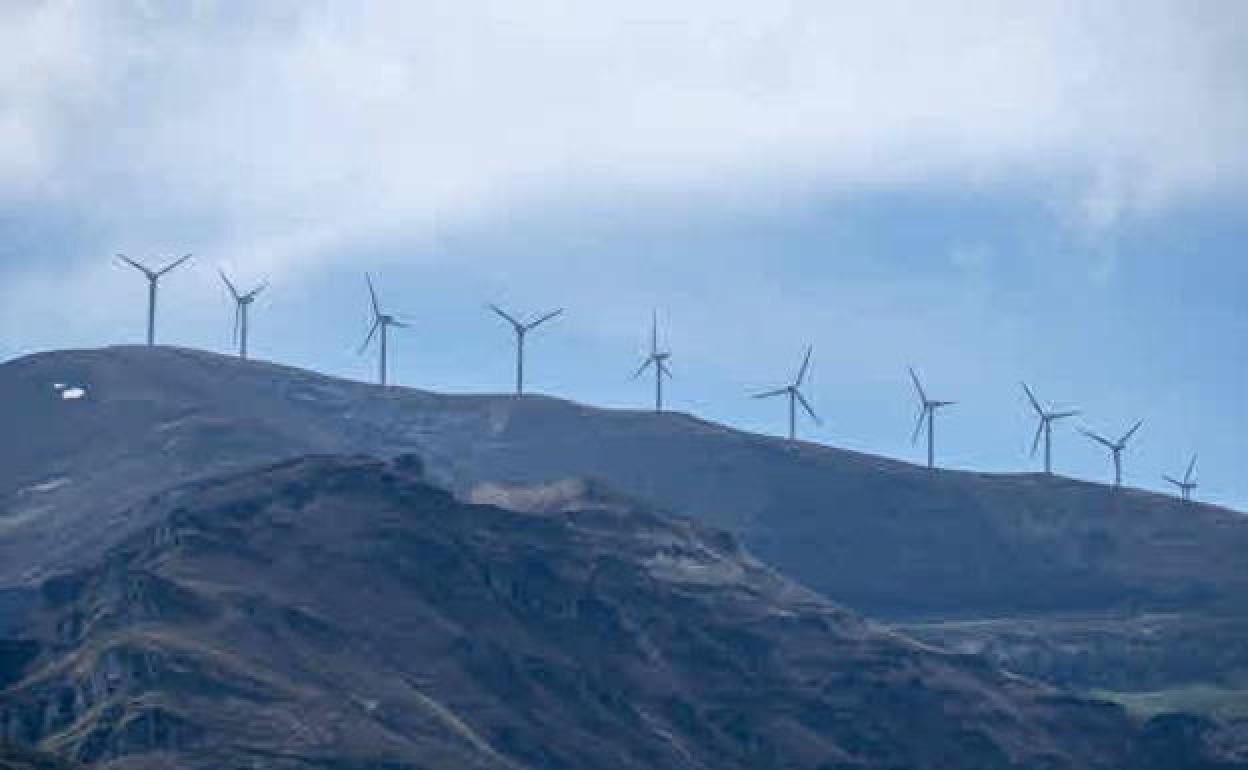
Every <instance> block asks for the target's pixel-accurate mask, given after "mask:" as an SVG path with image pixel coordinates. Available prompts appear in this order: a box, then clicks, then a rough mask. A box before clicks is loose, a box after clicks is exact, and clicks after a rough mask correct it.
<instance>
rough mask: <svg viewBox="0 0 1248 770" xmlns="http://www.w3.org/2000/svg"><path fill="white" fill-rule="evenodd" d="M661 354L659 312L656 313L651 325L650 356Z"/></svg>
mask: <svg viewBox="0 0 1248 770" xmlns="http://www.w3.org/2000/svg"><path fill="white" fill-rule="evenodd" d="M658 352H659V311H657V310H656V311H654V318H653V319H652V322H651V324H650V355H652V356H653V355H656V354H658Z"/></svg>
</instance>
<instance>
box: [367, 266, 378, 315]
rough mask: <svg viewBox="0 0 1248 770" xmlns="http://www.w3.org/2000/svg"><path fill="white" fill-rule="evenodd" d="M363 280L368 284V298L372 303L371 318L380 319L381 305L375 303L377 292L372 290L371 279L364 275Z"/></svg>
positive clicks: (369, 276)
mask: <svg viewBox="0 0 1248 770" xmlns="http://www.w3.org/2000/svg"><path fill="white" fill-rule="evenodd" d="M364 280H365V281H367V282H368V297H369V299H371V300H372V301H373V317H374V318H381V303H379V302H378V301H377V290H376V289H374V288H373V277H372V276H371V275H369V274H368V273H365V274H364Z"/></svg>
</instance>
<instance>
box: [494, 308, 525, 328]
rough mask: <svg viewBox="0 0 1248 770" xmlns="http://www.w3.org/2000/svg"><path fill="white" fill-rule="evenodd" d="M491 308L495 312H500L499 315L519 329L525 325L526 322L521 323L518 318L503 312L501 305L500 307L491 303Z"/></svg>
mask: <svg viewBox="0 0 1248 770" xmlns="http://www.w3.org/2000/svg"><path fill="white" fill-rule="evenodd" d="M490 310H493V311H494V312H495V313H497V314H498V315H499V316H500V317H501V318H502V319H503V320H504V321H506V322H507V323H509V324H511V325H512V326H514V327H516V328H517V329H519V328H522V327H523V326H524V324H522V323H520V322H519V321H517V320H516V319H514V318H512V317H511V316H509V315H507V313H505V312H503V309H502V308H501V307H499V306H498V305H490Z"/></svg>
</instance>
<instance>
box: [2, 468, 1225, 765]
mask: <svg viewBox="0 0 1248 770" xmlns="http://www.w3.org/2000/svg"><path fill="white" fill-rule="evenodd" d="M594 492H595V490H594V489H593V488H592V486H591V487H584V486H576V485H573V486H572V487H561V488H558V489H554V490H544V491H543V490H537V491H530V492H529V493H527V494H526V493H522V492H521V491H520V490H516V489H514V488H513V489H511V490H509V494H510V495H511V498H512V499H516V500H527V501H530V502H531V503H532V501H535V500H536V501H539V502H540V504H531V505H529V506H527V509H526V510H524V511H509V510H504V509H502V508H498V507H494V506H490V505H476V504H467V503H463V502H459V501H458V500H456V499H455V498H454V497H452V496H451V495H450V494H447V493H445V492H443V491H441V490H439V489H437V488H435V487H433V486H430V485H429V484H428V483H427V482H426V481H425V479H424V478H423V475H422V469H421V467H420V464H419V463H414V462H411V461H396V462H383V461H378V460H372V459H367V458H333V457H320V458H307V459H300V460H294V461H289V462H286V463H282V464H280V465H277V466H274V467H270V468H265V469H262V470H258V471H252V472H247V473H243V474H240V475H236V476H232V477H228V478H224V479H222V480H219V481H203V482H197V483H194V484H191V485H188V486H183V487H180V488H177V489H174V490H171V491H168V492H166V493H162V494H160V495H158V496H156V497H155V498H152V499H150V500H148V501H146V502H144V503H142V504H141V505H140V506H139V507H140V508H141V510H136V511H134V512H133V515H134V516H135V517H137V518H142V519H144V520H147V521H150V522H152V523H151V524H150V525H148V526H147V527H144V528H142V529H140V530H138V531H137V532H135V533H134V534H132V535H131V536H130V537H129V538H128V539H126V540H125V541H124V542H123V543H121V544H119V545H118V546H117V547H115V548H114V549H112V550H111V551H109V552H108V553H107V554H105V555H104V556H103V557H102V558H101V560H100V561H99V562H98V563H97V564H95V565H93V566H90V567H87V568H84V569H81V570H79V571H77V572H76V573H74V574H72V575H67V576H64V577H62V578H58V579H57V580H55V581H53V582H52V583H50V584H49V585H47V586H46V588H45V590H44V592H43V599H42V604H41V606H40V607H39V608H38V609H37V610H35V611H34V612H33V614H32V615H31V616H30V620H29V622H30V624H31V625H30V626H29V629H30V637H31V638H32V639H34V640H37V642H38V644H39V651H38V654H37V657H36V658H35V659H34V660H33V661H31V662H29V663H28V664H27V665H26V666H24V668H23V672H22V678H21V679H20V681H17V682H15V683H14V684H12V685H11V686H10V687H8V688H7V689H6V690H4V691H3V692H2V693H0V736H3V737H4V738H5V739H7V740H9V741H18V742H26V743H29V744H37V745H39V746H40V747H42V748H45V749H50V750H53V751H55V752H57V753H59V754H62V755H64V756H67V757H71V758H73V759H76V760H79V761H83V762H88V763H95V764H97V765H104V766H108V767H116V768H147V767H157V766H163V767H169V766H176V767H180V768H181V767H189V768H198V767H202V768H210V767H212V768H216V767H243V766H245V767H254V768H295V767H300V768H307V767H324V768H360V769H363V768H424V769H426V770H438V769H439V768H490V769H494V768H497V769H499V770H502V769H504V768H505V769H507V770H529V769H532V770H536V769H537V768H569V769H570V770H571V769H573V768H578V769H579V768H612V769H613V770H615V769H617V768H618V769H619V770H630V769H633V768H635V769H636V770H643V769H644V770H662V769H664V768H672V769H673V770H675V769H676V768H681V769H682V770H683V769H687V768H707V769H708V770H709V769H711V768H714V769H715V770H733V769H734V768H739V769H740V770H747V769H748V770H768V769H770V768H775V769H777V770H778V769H779V768H785V769H786V770H799V769H809V770H828V769H829V768H845V769H846V770H848V769H849V768H855V770H858V769H867V768H880V769H881V770H882V769H883V768H889V769H890V770H903V769H912V770H928V769H931V770H935V769H937V768H941V769H945V768H947V769H948V770H955V769H956V770H1006V769H1007V768H1009V769H1013V770H1019V769H1021V768H1037V769H1039V768H1047V769H1052V770H1057V769H1059V768H1070V769H1071V770H1074V769H1075V768H1079V769H1080V770H1093V769H1095V768H1105V769H1108V768H1114V769H1116V770H1126V769H1127V768H1131V770H1153V768H1155V769H1156V770H1161V768H1162V767H1163V766H1161V765H1156V764H1154V763H1153V762H1152V760H1151V759H1150V758H1149V755H1148V754H1147V753H1142V752H1141V747H1143V746H1145V745H1146V744H1147V748H1148V749H1149V751H1150V752H1161V751H1162V750H1163V749H1164V750H1166V751H1172V750H1173V751H1172V753H1174V752H1178V753H1177V754H1175V755H1176V756H1182V757H1183V758H1184V761H1192V762H1197V761H1204V760H1203V759H1201V757H1203V756H1205V753H1206V744H1205V743H1201V742H1197V743H1192V742H1191V741H1190V740H1189V738H1190V736H1189V733H1188V732H1184V731H1177V733H1176V731H1174V730H1168V729H1163V727H1158V728H1156V729H1154V730H1153V731H1152V732H1150V733H1147V734H1141V733H1140V732H1139V730H1138V728H1137V727H1136V726H1135V725H1134V724H1133V723H1132V722H1131V721H1130V720H1129V719H1128V718H1127V717H1126V716H1125V714H1124V713H1123V712H1122V710H1121V709H1119V708H1117V707H1114V706H1110V705H1107V704H1102V703H1095V702H1091V701H1085V700H1080V699H1077V698H1073V697H1068V696H1063V695H1060V694H1059V693H1057V692H1055V691H1052V690H1049V689H1047V688H1044V687H1042V686H1039V685H1035V684H1031V683H1028V682H1026V681H1023V680H1020V679H1018V678H1016V677H1013V676H1010V675H1007V674H1003V673H1000V672H998V671H997V670H995V669H993V668H992V667H991V666H989V665H988V664H987V663H986V661H985V660H984V659H982V658H977V657H969V656H960V655H953V654H949V653H942V652H939V651H936V650H934V649H932V648H927V647H924V646H921V645H919V644H917V643H914V642H911V641H909V640H907V639H905V638H903V637H900V636H896V635H894V634H891V633H888V632H886V631H883V630H880V629H877V628H875V627H874V626H872V625H870V624H868V623H865V622H863V621H861V620H859V619H858V618H857V617H855V616H854V615H852V614H851V613H849V612H847V611H845V610H842V609H840V608H839V607H837V606H835V605H833V604H831V603H829V602H827V601H826V600H824V599H822V598H821V597H819V596H817V595H816V594H813V593H811V592H809V591H807V590H806V589H803V588H801V587H799V586H797V585H796V584H794V583H791V582H789V581H787V580H786V579H784V578H782V577H780V576H778V575H777V574H775V573H774V572H772V571H771V570H769V569H767V568H766V567H764V566H762V565H761V564H760V563H758V562H757V561H755V560H753V559H752V558H750V557H749V556H748V555H747V554H746V553H745V552H744V551H743V550H742V549H741V548H740V547H739V546H738V545H737V544H736V542H735V541H734V540H733V539H732V538H731V537H728V536H725V535H723V534H722V533H719V532H714V531H710V530H706V529H704V528H703V527H702V526H701V525H698V524H694V523H692V522H689V521H685V520H677V519H671V518H667V517H664V516H660V515H655V514H653V513H649V512H647V511H645V510H641V509H634V508H632V507H631V506H630V505H628V504H627V503H626V502H623V501H620V500H619V499H616V498H609V500H610V504H609V505H606V506H604V507H601V508H596V509H595V508H593V507H592V505H593V499H594V498H595V497H598V496H599V495H596V494H594ZM494 494H499V493H498V492H497V491H495V492H494ZM560 499H561V500H563V501H564V502H563V503H562V504H558V503H552V500H554V501H557V500H560ZM573 500H580V501H581V504H582V505H584V506H587V509H584V510H574V508H575V506H573V505H572V503H571V501H573ZM1147 741H1153V742H1152V743H1147ZM1176 745H1178V746H1179V748H1177V749H1176V748H1175V746H1176ZM1215 766H1216V765H1209V766H1208V767H1215ZM1164 767H1170V766H1168V765H1166V766H1164ZM1192 767H1205V766H1204V765H1199V764H1195V765H1192Z"/></svg>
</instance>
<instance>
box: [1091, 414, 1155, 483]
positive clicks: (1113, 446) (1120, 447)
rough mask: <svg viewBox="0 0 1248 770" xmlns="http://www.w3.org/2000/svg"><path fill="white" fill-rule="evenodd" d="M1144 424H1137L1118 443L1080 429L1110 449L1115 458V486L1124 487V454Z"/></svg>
mask: <svg viewBox="0 0 1248 770" xmlns="http://www.w3.org/2000/svg"><path fill="white" fill-rule="evenodd" d="M1143 424H1144V421H1143V420H1140V421H1139V422H1137V423H1136V424H1135V425H1134V427H1132V428H1131V430H1129V431H1127V432H1126V433H1125V434H1124V435H1123V437H1122V438H1120V439H1118V440H1117V441H1110V440H1109V439H1107V438H1105V437H1104V436H1102V435H1100V434H1099V433H1093V432H1092V431H1090V430H1087V429H1085V428H1080V429H1079V432H1080V433H1082V434H1083V435H1085V436H1087V437H1088V438H1090V439H1092V440H1093V441H1095V442H1096V443H1098V444H1100V445H1101V446H1103V447H1105V448H1106V449H1108V450H1109V451H1110V452H1111V453H1113V456H1114V486H1115V487H1120V486H1122V453H1123V451H1124V450H1125V449H1126V448H1127V442H1128V441H1130V440H1131V437H1132V436H1134V435H1135V432H1136V431H1137V430H1139V429H1140V426H1141V425H1143Z"/></svg>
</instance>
